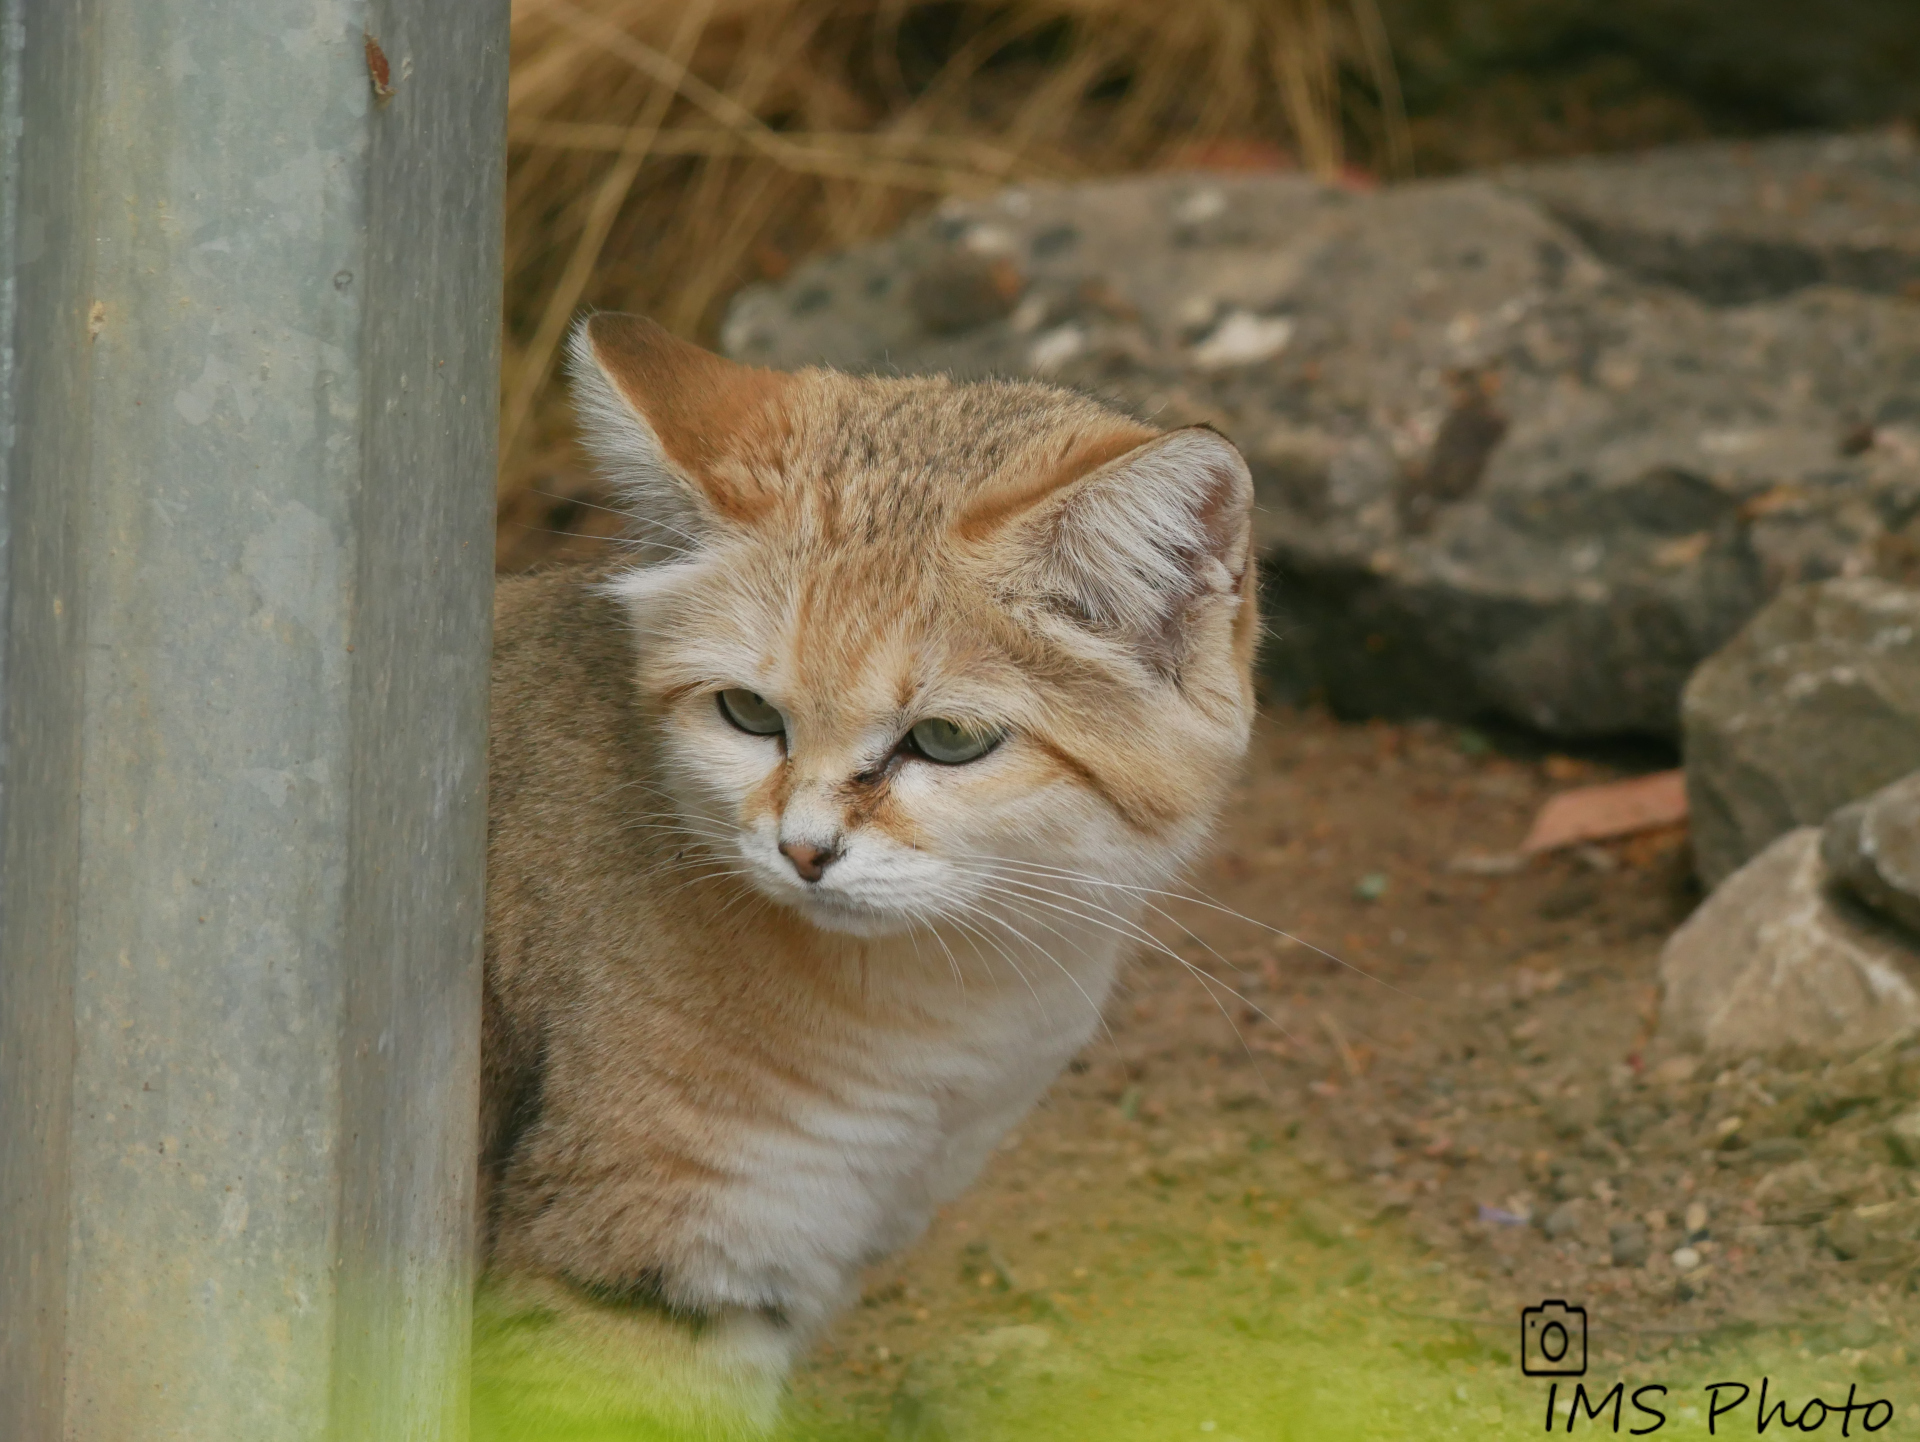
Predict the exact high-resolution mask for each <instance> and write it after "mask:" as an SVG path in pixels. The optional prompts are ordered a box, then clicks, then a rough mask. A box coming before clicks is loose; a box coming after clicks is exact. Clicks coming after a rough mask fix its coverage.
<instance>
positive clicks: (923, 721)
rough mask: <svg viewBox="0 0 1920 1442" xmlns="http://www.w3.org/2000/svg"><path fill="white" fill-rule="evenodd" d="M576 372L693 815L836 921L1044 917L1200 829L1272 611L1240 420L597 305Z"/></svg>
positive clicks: (674, 771)
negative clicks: (733, 337) (701, 342)
mask: <svg viewBox="0 0 1920 1442" xmlns="http://www.w3.org/2000/svg"><path fill="white" fill-rule="evenodd" d="M573 366H574V382H575V393H576V399H577V401H578V404H579V408H580V412H581V416H582V420H583V424H584V428H585V431H586V438H587V440H588V443H589V444H590V446H591V447H592V449H593V450H594V452H595V454H596V455H597V456H598V458H599V460H600V461H601V463H602V465H603V466H604V467H605V468H606V470H607V472H608V474H609V476H610V478H611V479H612V480H613V481H614V483H615V484H616V485H618V486H619V487H620V488H621V490H622V492H623V494H624V498H625V501H626V503H627V505H628V507H629V508H630V509H631V510H633V511H634V512H635V513H636V515H637V516H639V517H640V518H641V521H642V532H643V540H644V542H645V543H646V544H645V545H644V546H643V547H642V548H641V550H640V551H639V553H638V554H639V557H640V559H639V563H638V564H637V565H635V566H634V567H633V568H632V569H631V570H629V571H626V572H624V573H623V574H622V576H621V577H620V579H619V580H617V581H616V582H614V583H613V585H614V589H615V591H616V592H617V593H618V594H619V595H620V596H621V597H623V598H624V600H625V602H626V605H627V607H628V608H629V610H630V612H631V614H632V616H633V618H634V620H635V623H636V625H637V627H638V631H639V635H640V645H639V655H640V673H639V679H640V686H641V689H642V691H643V692H644V693H645V694H646V696H647V697H648V698H649V701H650V703H651V705H652V706H653V708H654V709H655V711H656V714H657V715H658V717H659V720H660V732H661V740H660V745H661V747H662V749H663V753H664V759H665V763H666V772H667V775H666V784H667V786H668V787H669V788H670V789H671V791H672V793H673V796H674V800H675V803H676V807H677V810H678V812H679V815H678V817H677V818H675V820H676V822H677V824H679V825H682V826H684V827H687V828H689V829H691V830H693V831H694V832H696V833H698V836H699V838H700V841H701V844H702V845H704V847H705V849H706V850H707V851H708V852H709V853H711V854H712V855H713V856H715V857H716V858H717V861H718V863H719V864H720V865H721V866H722V867H724V868H730V869H732V870H735V871H738V872H744V873H745V874H746V875H747V876H748V877H749V878H750V879H751V881H752V883H753V885H755V886H756V887H757V888H759V890H760V891H762V892H763V893H765V894H766V895H768V896H770V897H772V898H773V899H775V900H776V901H779V902H781V903H784V904H785V905H787V906H790V907H793V908H795V909H796V910H798V911H799V912H800V913H802V914H803V915H804V916H805V917H806V918H807V919H809V920H810V921H812V922H813V923H814V924H815V925H817V926H820V927H824V928H828V929H830V930H836V931H842V932H851V933H854V934H857V935H878V934H884V933H889V932H897V931H901V930H905V929H908V928H910V927H912V926H914V925H916V924H922V923H929V922H934V921H937V920H941V919H946V920H948V921H950V922H951V923H952V924H954V925H956V926H960V927H962V928H964V927H966V926H968V925H972V926H974V927H981V926H983V925H989V924H1002V925H1004V924H1012V925H1015V926H1020V927H1021V928H1022V929H1024V930H1026V931H1028V932H1029V933H1031V934H1034V935H1038V936H1044V935H1045V934H1046V931H1047V929H1049V926H1050V922H1057V921H1059V920H1060V919H1062V915H1063V913H1061V912H1059V911H1057V910H1055V908H1061V907H1067V906H1072V905H1084V904H1085V899H1086V898H1089V897H1101V898H1103V899H1104V900H1105V901H1106V902H1109V903H1114V902H1119V901H1124V900H1125V899H1126V898H1127V896H1128V893H1127V892H1125V891H1124V890H1121V889H1120V888H1125V887H1139V886H1146V887H1154V886H1160V885H1163V884H1164V883H1165V881H1166V880H1167V878H1168V877H1169V876H1170V875H1171V874H1172V873H1173V872H1174V871H1176V870H1177V869H1178V868H1179V867H1180V866H1181V864H1182V863H1183V862H1184V861H1185V860H1186V859H1187V858H1188V857H1189V856H1190V855H1191V854H1192V853H1193V851H1194V850H1195V848H1196V847H1197V846H1198V845H1199V844H1200V842H1201V841H1202V840H1203V838H1204V836H1205V833H1206V831H1207V828H1208V826H1209V825H1210V823H1211V821H1212V819H1213V815H1214V812H1215V810H1216V809H1217V807H1218V804H1219V801H1220V798H1221V796H1222V793H1223V791H1224V789H1225V787H1226V786H1227V784H1228V783H1229V780H1230V779H1231V776H1232V774H1233V771H1234V769H1235V767H1236V765H1237V763H1238V761H1239V759H1240V756H1241V754H1242V752H1243V751H1244V749H1245V746H1246V740H1247V733H1248V727H1249V724H1250V721H1251V717H1252V713H1253V697H1252V687H1251V681H1250V676H1249V669H1250V664H1251V660H1252V655H1253V650H1254V644H1255V638H1256V634H1257V630H1258V624H1259V623H1258V617H1257V606H1256V603H1255V597H1254V580H1255V577H1254V568H1253V565H1252V563H1251V559H1250V540H1251V536H1250V532H1251V526H1250V520H1249V510H1250V506H1251V501H1252V484H1251V481H1250V480H1249V478H1248V474H1247V467H1246V464H1245V462H1244V461H1243V460H1242V459H1241V457H1240V454H1239V453H1238V452H1237V451H1236V450H1235V449H1234V448H1233V446H1232V445H1230V444H1229V443H1228V442H1227V441H1226V440H1225V439H1224V438H1222V437H1221V436H1220V435H1218V434H1217V433H1215V432H1214V431H1212V430H1208V429H1205V428H1192V429H1186V430H1175V431H1171V432H1160V431H1156V430H1154V429H1152V428H1150V427H1147V426H1144V425H1141V424H1140V423H1138V422H1136V421H1133V420H1129V419H1127V418H1126V417H1124V416H1121V415H1119V414H1117V413H1115V412H1113V411H1111V410H1108V409H1106V408H1105V407H1102V406H1100V405H1097V404H1095V403H1094V402H1092V401H1090V400H1087V399H1085V398H1083V397H1081V396H1077V395H1074V394H1071V393H1069V392H1066V391H1062V390H1058V389H1055V388H1052V387H1047V386H1041V385H1033V384H1015V383H1007V382H992V383H986V384H976V385H964V384H957V383H955V382H953V381H950V380H947V379H945V378H939V377H933V378H928V377H920V378H904V379H900V378H866V377H854V376H847V375H842V374H839V373H836V372H833V371H827V370H805V371H801V372H798V373H796V374H784V373H780V372H774V371H765V370H756V369H750V368H748V367H745V366H739V365H735V364H733V363H731V362H728V361H725V360H722V359H721V358H720V357H718V356H715V355H712V354H710V353H709V352H706V351H704V350H701V349H699V348H697V347H695V346H691V345H688V344H686V343H685V342H682V341H678V340H675V339H674V338H672V337H671V336H669V335H668V334H667V333H666V332H665V331H663V330H661V329H660V328H659V327H657V326H655V325H654V324H652V323H651V322H649V321H645V320H641V319H639V318H637V317H632V316H622V315H598V316H594V317H592V318H591V319H590V320H588V321H585V322H583V323H582V324H581V325H580V327H579V328H578V330H577V331H576V332H575V335H574V340H573ZM1102 888H1105V890H1104V891H1103V890H1102ZM983 911H984V912H985V913H987V915H988V916H991V917H993V918H996V919H997V921H996V922H995V923H989V922H988V921H987V917H984V916H983V915H982V912H983ZM1017 918H1024V919H1025V920H1024V922H1022V921H1019V920H1017Z"/></svg>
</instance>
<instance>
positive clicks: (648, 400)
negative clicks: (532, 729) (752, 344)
mask: <svg viewBox="0 0 1920 1442" xmlns="http://www.w3.org/2000/svg"><path fill="white" fill-rule="evenodd" d="M570 359H571V362H572V365H571V371H572V379H573V395H574V405H575V408H576V410H577V411H578V413H579V417H580V428H581V432H582V438H583V439H584V440H585V442H586V445H587V448H588V449H589V450H590V451H591V452H592V453H593V456H594V458H595V459H596V460H597V461H599V463H600V466H601V469H602V470H603V471H604V472H605V473H606V476H607V478H608V480H609V481H611V482H612V483H613V484H614V485H615V486H617V487H618V488H619V489H620V491H621V492H622V495H623V499H624V500H625V501H626V502H627V505H628V507H629V508H630V509H632V510H633V511H634V512H635V514H636V515H637V516H638V517H639V518H640V519H641V521H642V522H643V523H651V524H652V525H654V526H657V527H658V528H659V530H660V531H661V532H662V539H664V540H666V541H667V542H669V543H672V544H678V545H686V544H690V543H697V542H698V540H699V539H700V538H701V537H703V536H705V535H706V534H708V533H709V532H710V531H711V530H712V528H713V527H714V526H715V525H716V524H722V523H726V522H733V523H736V524H748V523H751V522H752V521H753V519H754V518H755V517H756V516H758V515H759V514H761V513H762V512H763V511H764V510H765V509H766V508H767V506H768V505H769V504H770V503H771V502H772V499H773V497H772V496H771V495H770V494H769V493H768V492H767V490H766V478H767V474H768V471H767V467H766V462H767V461H768V460H769V459H775V458H777V457H776V456H775V453H776V452H777V451H778V448H779V444H780V439H781V436H782V435H783V434H784V428H785V422H784V407H783V405H782V401H783V400H784V398H785V396H786V394H787V391H788V389H789V387H790V386H791V385H792V383H793V378H792V377H791V376H788V375H784V374H782V373H780V372H779V371H769V370H760V369H757V368H755V367H752V366H743V365H736V364H735V363H734V362H732V361H730V360H725V359H723V358H722V357H720V356H717V355H715V354H713V352H712V351H708V350H702V349H701V348H700V347H699V346H697V345H692V344H690V343H689V342H687V341H683V340H681V339H679V338H678V337H677V336H674V335H671V334H669V333H668V332H667V331H666V330H664V329H662V328H661V327H660V326H658V325H656V324H655V323H654V322H652V321H650V320H648V319H646V318H645V317H644V316H637V315H621V314H618V313H616V312H611V311H607V312H602V313H601V314H599V315H593V316H589V317H587V318H586V319H585V320H583V321H581V322H580V323H579V324H578V325H576V326H575V327H574V331H573V340H572V344H571V346H570Z"/></svg>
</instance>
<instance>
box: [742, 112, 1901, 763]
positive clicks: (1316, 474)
mask: <svg viewBox="0 0 1920 1442" xmlns="http://www.w3.org/2000/svg"><path fill="white" fill-rule="evenodd" d="M1917 173H1920V167H1916V165H1915V161H1914V152H1913V147H1912V145H1911V143H1910V142H1908V141H1906V140H1904V139H1901V138H1900V137H1898V136H1885V137H1864V138H1858V139H1848V140H1825V141H1818V142H1804V141H1796V142H1783V143H1781V144H1778V145H1774V146H1753V147H1750V148H1748V149H1732V148H1727V147H1700V148H1696V149H1691V150H1685V151H1676V152H1671V153H1668V154H1665V155H1662V156H1657V157H1653V158H1651V159H1649V160H1646V161H1644V162H1636V163H1624V162H1623V163H1605V164H1603V163H1599V162H1572V163H1569V164H1567V165H1564V166H1559V167H1553V166H1541V167H1530V168H1527V169H1521V170H1514V171H1512V172H1508V173H1505V174H1503V175H1500V176H1490V177H1479V178H1466V179H1459V180H1447V181H1439V182H1422V183H1417V184H1410V185H1405V186H1400V187H1394V188H1389V189H1386V190H1383V191H1380V192H1378V193H1368V194H1359V193H1354V192H1351V191H1348V190H1343V189H1337V188H1331V187H1328V186H1323V185H1320V184H1317V183H1315V182H1313V181H1311V180H1308V179H1304V178H1301V177H1297V176H1285V175H1280V176H1255V177H1248V176H1235V177H1227V176H1206V175H1193V174H1166V175H1154V176H1145V177H1137V178H1132V179H1126V180H1116V181H1104V182H1098V183H1089V184H1083V185H1074V186H1060V187H1050V188H1049V187H1032V188H1026V189H1020V190H1012V191H1008V192H1005V193H1003V194H1001V195H999V196H997V197H994V198H992V199H988V200H982V201H979V202H968V203H949V204H947V205H945V206H943V207H942V208H941V209H940V210H939V211H938V212H937V213H936V214H934V215H932V216H930V217H927V218H925V219H923V220H921V221H919V222H916V223H914V224H912V225H910V226H908V227H907V228H906V229H905V230H903V231H902V232H900V233H899V234H898V235H896V236H894V237H893V238H891V239H889V240H886V241H883V242H880V243H877V244H874V245H870V246H866V247H863V248H861V249H858V250H854V251H850V252H847V253H844V254H841V255H837V256H831V257H827V258H824V259H822V260H820V261H817V262H814V263H811V264H809V265H806V266H803V267H801V268H800V269H799V270H797V271H796V272H795V273H794V275H792V276H791V277H789V278H788V279H787V280H785V281H783V282H782V283H780V284H778V285H769V286H763V287H758V288H755V289H752V290H749V291H747V292H745V293H743V294H742V295H741V297H740V298H739V299H738V301H737V302H736V303H735V305H734V307H733V309H732V311H731V312H730V314H729V316H728V319H727V322H726V325H725V327H724V330H723V343H724V345H725V346H726V348H727V349H728V350H729V351H730V352H731V353H732V354H734V355H735V356H737V357H739V358H741V359H745V360H751V361H756V362H760V363H764V364H773V365H780V366H796V365H802V364H808V363H813V362H825V363H828V364H832V365H835V366H839V367H842V368H845V369H851V370H856V371H929V370H943V371H950V372H953V373H955V374H959V375H965V376H985V375H1030V376H1042V377H1047V378H1050V379H1054V380H1059V381H1063V382H1066V383H1069V384H1073V385H1077V386H1080V387H1083V388H1086V389H1090V390H1093V391H1095V392H1098V393H1100V394H1103V395H1105V396H1107V397H1108V398H1110V399H1112V400H1115V401H1117V402H1119V403H1121V404H1123V405H1127V406H1130V407H1132V408H1134V409H1136V410H1137V411H1139V412H1140V413H1142V414H1144V415H1147V416H1149V417H1151V418H1153V419H1155V420H1156V421H1158V422H1160V423H1162V424H1169V425H1172V424H1183V423H1190V422H1195V421H1206V422H1209V423H1211V424H1214V425H1216V426H1219V427H1220V428H1221V429H1222V430H1224V431H1226V432H1227V433H1228V434H1229V435H1230V436H1232V437H1233V438H1234V439H1235V440H1236V441H1238V442H1239V443H1240V445H1241V447H1242V449H1243V450H1245V451H1246V453H1247V455H1248V459H1249V461H1250V463H1251V464H1252V467H1253V471H1254V477H1255V481H1256V484H1257V487H1258V501H1259V506H1260V511H1259V514H1258V518H1257V519H1258V540H1259V544H1260V545H1261V547H1262V548H1263V551H1264V554H1265V556H1266V558H1267V560H1268V562H1269V563H1270V585H1269V588H1268V589H1269V593H1270V595H1271V596H1272V598H1273V603H1274V608H1275V612H1276V616H1275V624H1274V626H1273V628H1272V629H1273V632H1274V638H1275V639H1274V641H1273V643H1272V645H1271V646H1270V647H1269V650H1268V656H1267V665H1268V667H1269V670H1270V672H1271V675H1272V677H1273V680H1274V683H1275V685H1276V686H1277V687H1278V688H1279V690H1280V691H1281V693H1282V694H1283V695H1295V696H1304V695H1306V694H1309V693H1312V692H1316V691H1317V692H1321V693H1324V694H1325V695H1326V696H1327V697H1328V699H1329V700H1330V701H1331V702H1332V703H1333V704H1334V706H1335V707H1336V708H1337V709H1339V710H1341V711H1343V712H1346V713H1350V714H1382V715H1407V714H1421V713H1424V714H1435V715H1443V716H1446V715H1452V716H1471V715H1476V714H1481V713H1486V712H1499V713H1504V714H1505V715H1508V716H1511V717H1514V718H1516V719H1519V720H1521V721H1523V722H1526V723H1527V724H1530V725H1533V726H1537V727H1539V728H1542V729H1544V730H1546V731H1549V732H1553V733H1557V734H1561V735H1566V736H1585V735H1602V734H1609V733H1619V732H1645V733H1655V734H1660V735H1673V734H1674V733H1675V732H1676V730H1677V727H1678V715H1679V707H1678V701H1679V695H1680V690H1681V687H1682V686H1683V684H1684V683H1685V681H1686V678H1687V676H1688V674H1689V673H1690V672H1691V671H1692V669H1693V667H1694V666H1695V665H1696V664H1697V663H1698V662H1699V661H1700V660H1701V659H1702V658H1704V657H1705V656H1707V655H1709V654H1711V653H1712V652H1713V651H1714V650H1715V649H1717V648H1718V647H1719V646H1720V645H1721V644H1722V643H1723V642H1724V641H1726V640H1727V638H1728V637H1730V636H1731V635H1732V634H1733V633H1734V632H1735V631H1736V630H1737V629H1738V628H1739V626H1740V625H1741V624H1742V622H1744V621H1745V620H1746V618H1747V617H1748V616H1749V615H1751V614H1752V612H1753V611H1754V610H1755V609H1757V608H1758V607H1759V606H1760V605H1761V604H1762V603H1763V602H1764V601H1765V600H1766V598H1767V597H1768V596H1770V595H1772V594H1773V593H1774V592H1776V591H1777V590H1779V589H1780V588H1781V587H1783V586H1785V585H1789V584H1791V583H1793V582H1795V581H1800V580H1811V579H1819V578H1823V577H1827V576H1833V575H1842V574H1848V575H1851V574H1865V573H1869V572H1873V571H1875V570H1876V569H1878V570H1887V569H1888V568H1896V569H1897V568H1898V567H1901V566H1907V565H1912V566H1916V567H1920V530H1916V531H1915V532H1914V533H1913V534H1911V535H1910V534H1909V533H1908V531H1907V530H1906V529H1904V528H1906V527H1907V526H1908V523H1909V522H1910V521H1912V520H1913V519H1914V518H1915V517H1916V516H1920V306H1917V305H1915V304H1913V303H1911V302H1910V301H1908V300H1904V299H1901V298H1900V296H1899V295H1898V294H1896V292H1899V291H1900V290H1901V288H1902V287H1903V286H1907V285H1909V284H1910V283H1911V281H1912V280H1913V278H1915V277H1920V180H1916V178H1915V177H1916V174H1917ZM1729 176H1732V177H1735V179H1736V180H1737V183H1735V182H1733V181H1729V179H1728V177H1729ZM1810 187H1812V189H1810ZM1816 191H1817V195H1818V203H1817V204H1803V203H1802V201H1801V197H1804V196H1805V195H1808V194H1813V193H1815V192H1816ZM1776 193H1777V194H1779V195H1784V196H1786V197H1788V201H1787V202H1786V203H1783V204H1775V203H1774V200H1773V197H1775V196H1776ZM1702 197H1706V199H1704V200H1703V199H1702ZM1709 202H1710V203H1709ZM1688 207H1691V208H1688ZM1663 215H1664V216H1668V217H1669V220H1668V221H1667V222H1662V220H1661V217H1662V216H1663ZM1608 218H1610V219H1608ZM1602 220H1607V222H1608V224H1610V225H1611V226H1612V228H1611V229H1608V228H1607V225H1603V224H1602V223H1601V222H1602ZM1663 223H1665V224H1666V225H1667V229H1665V230H1662V229H1661V225H1662V224H1663ZM1662 236H1665V237H1667V240H1661V239H1660V237H1662ZM1676 236H1677V237H1680V238H1681V239H1680V240H1674V239H1673V237H1676ZM1635 237H1637V238H1638V239H1635ZM1650 237H1651V238H1650ZM1668 241H1672V244H1668V243H1667V242H1668ZM1723 242H1724V244H1723ZM1792 255H1799V256H1801V257H1802V260H1803V261H1804V262H1805V263H1804V264H1803V263H1801V262H1799V261H1796V262H1794V263H1792V264H1788V263H1787V262H1785V261H1782V260H1780V257H1782V256H1792ZM1729 256H1731V257H1732V258H1731V259H1728V258H1727V257H1729ZM1649 257H1651V259H1649ZM1663 257H1664V259H1663ZM1675 257H1678V258H1677V259H1676V258H1675ZM1741 257H1746V258H1747V259H1746V260H1743V259H1741ZM1754 257H1759V259H1757V260H1755V259H1754ZM1768 257H1772V259H1768ZM1748 260H1752V261H1753V265H1754V266H1758V268H1759V269H1758V272H1757V274H1758V275H1759V277H1760V278H1759V279H1757V280H1756V279H1754V278H1753V277H1752V276H1748V279H1746V280H1741V279H1740V277H1741V276H1742V275H1746V274H1747V271H1745V270H1743V269H1742V267H1743V266H1746V265H1747V262H1748ZM1749 269H1751V267H1749ZM1730 300H1731V301H1733V302H1737V303H1731V304H1730V303H1728V302H1729V301H1730Z"/></svg>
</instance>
